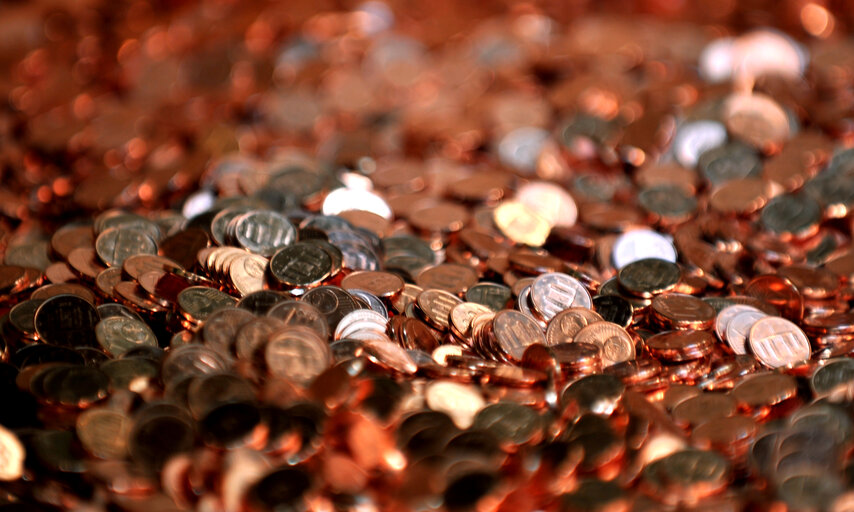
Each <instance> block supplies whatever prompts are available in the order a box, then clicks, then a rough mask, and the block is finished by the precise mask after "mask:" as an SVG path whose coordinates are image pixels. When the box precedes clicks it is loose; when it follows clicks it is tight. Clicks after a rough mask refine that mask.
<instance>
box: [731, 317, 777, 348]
mask: <svg viewBox="0 0 854 512" xmlns="http://www.w3.org/2000/svg"><path fill="white" fill-rule="evenodd" d="M766 316H768V315H766V314H765V313H763V312H761V311H758V310H757V311H749V310H748V311H743V312H741V313H737V314H736V315H735V316H733V317H732V318H731V319H730V321H729V323H728V324H727V328H726V342H727V345H729V348H731V349H732V351H733V352H735V353H736V354H746V353H747V349H746V348H745V344H746V343H747V335H748V334H749V333H750V328H751V327H753V324H755V323H756V322H757V321H759V320H760V319H762V318H765V317H766Z"/></svg>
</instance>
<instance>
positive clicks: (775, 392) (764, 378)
mask: <svg viewBox="0 0 854 512" xmlns="http://www.w3.org/2000/svg"><path fill="white" fill-rule="evenodd" d="M796 392H797V382H796V381H795V378H794V377H791V376H789V375H783V374H779V373H771V372H769V373H760V374H757V375H753V376H750V377H747V378H745V379H744V380H742V381H740V382H739V383H738V384H736V385H735V387H734V388H733V390H732V393H731V394H732V397H733V398H735V400H736V401H737V402H738V403H739V405H740V406H742V407H747V408H751V409H752V408H756V407H768V406H773V405H776V404H778V403H780V402H782V401H784V400H788V399H789V398H791V397H793V396H795V393H796Z"/></svg>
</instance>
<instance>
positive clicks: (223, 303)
mask: <svg viewBox="0 0 854 512" xmlns="http://www.w3.org/2000/svg"><path fill="white" fill-rule="evenodd" d="M177 302H178V306H180V307H181V309H182V310H183V311H184V313H185V314H186V315H187V316H188V319H190V320H192V321H204V320H205V319H206V318H207V317H208V316H210V314H211V313H213V312H214V311H216V310H218V309H221V308H224V307H229V306H233V305H234V304H235V303H236V302H237V300H236V299H235V298H234V297H232V296H230V295H228V294H227V293H223V292H221V291H219V290H217V289H215V288H209V287H207V286H191V287H189V288H185V289H183V290H181V292H180V293H179V294H178V301H177Z"/></svg>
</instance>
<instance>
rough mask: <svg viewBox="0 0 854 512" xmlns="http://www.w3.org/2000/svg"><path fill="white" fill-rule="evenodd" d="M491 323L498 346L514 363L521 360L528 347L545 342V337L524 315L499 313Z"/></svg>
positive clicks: (528, 317) (512, 312)
mask: <svg viewBox="0 0 854 512" xmlns="http://www.w3.org/2000/svg"><path fill="white" fill-rule="evenodd" d="M492 323H493V329H494V332H495V340H496V342H497V343H498V346H499V347H500V349H501V351H502V352H504V353H505V354H507V355H508V356H509V357H510V358H511V359H512V360H514V361H519V360H521V359H522V355H523V354H524V353H525V348H527V347H528V346H529V345H533V344H534V343H541V344H545V342H546V337H545V335H544V334H543V331H542V330H541V329H540V327H539V325H537V323H536V321H534V319H533V318H531V317H530V316H528V315H526V314H524V313H520V312H518V311H512V310H504V311H499V312H498V313H496V314H495V318H494V319H493V321H492Z"/></svg>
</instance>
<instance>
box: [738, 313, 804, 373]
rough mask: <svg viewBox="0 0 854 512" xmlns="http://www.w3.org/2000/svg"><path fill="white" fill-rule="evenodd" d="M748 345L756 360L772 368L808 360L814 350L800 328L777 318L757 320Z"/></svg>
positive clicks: (751, 329)
mask: <svg viewBox="0 0 854 512" xmlns="http://www.w3.org/2000/svg"><path fill="white" fill-rule="evenodd" d="M748 343H749V344H750V350H751V352H753V354H754V355H755V356H756V358H757V359H759V361H760V362H762V364H764V365H766V366H770V367H771V368H779V367H782V366H789V365H792V364H795V363H798V362H801V361H804V360H807V359H809V357H810V354H811V350H812V349H811V347H810V342H809V340H808V339H807V337H806V335H805V334H804V331H802V330H801V328H800V327H798V326H797V325H795V324H794V323H792V322H790V321H788V320H786V319H784V318H779V317H775V316H769V317H765V318H761V319H759V320H757V321H756V323H754V324H753V326H752V327H751V328H750V335H749V336H748Z"/></svg>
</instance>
